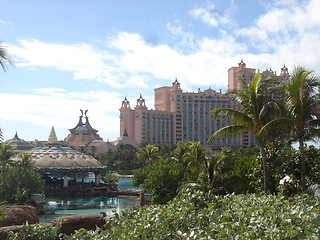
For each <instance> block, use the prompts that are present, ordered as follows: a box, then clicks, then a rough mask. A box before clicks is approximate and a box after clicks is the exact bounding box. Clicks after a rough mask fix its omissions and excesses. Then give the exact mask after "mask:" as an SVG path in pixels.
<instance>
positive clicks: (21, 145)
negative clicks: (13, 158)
mask: <svg viewBox="0 0 320 240" xmlns="http://www.w3.org/2000/svg"><path fill="white" fill-rule="evenodd" d="M6 143H8V144H9V145H10V146H12V147H13V148H14V151H15V152H24V151H29V150H31V149H32V148H34V145H33V144H32V143H29V142H27V141H25V140H23V139H21V138H19V137H18V133H17V132H16V134H15V135H14V137H13V138H11V139H9V140H8V141H6Z"/></svg>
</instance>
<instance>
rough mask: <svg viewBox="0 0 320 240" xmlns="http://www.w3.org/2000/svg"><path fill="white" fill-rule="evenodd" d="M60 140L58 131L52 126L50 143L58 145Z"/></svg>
mask: <svg viewBox="0 0 320 240" xmlns="http://www.w3.org/2000/svg"><path fill="white" fill-rule="evenodd" d="M58 142H59V141H58V138H57V135H56V131H55V130H54V127H53V126H52V128H51V131H50V135H49V137H48V143H58Z"/></svg>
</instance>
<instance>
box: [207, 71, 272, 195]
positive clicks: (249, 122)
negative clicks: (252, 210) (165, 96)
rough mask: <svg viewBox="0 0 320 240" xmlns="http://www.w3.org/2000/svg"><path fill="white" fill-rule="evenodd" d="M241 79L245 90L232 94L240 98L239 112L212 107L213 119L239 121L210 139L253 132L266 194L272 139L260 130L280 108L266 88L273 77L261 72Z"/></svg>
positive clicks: (217, 132)
mask: <svg viewBox="0 0 320 240" xmlns="http://www.w3.org/2000/svg"><path fill="white" fill-rule="evenodd" d="M239 80H240V81H241V83H242V89H239V90H235V91H232V92H231V93H232V94H234V95H235V97H236V99H237V100H238V101H239V103H240V105H241V109H240V111H238V110H235V109H232V108H216V109H213V118H216V117H218V116H221V115H225V116H227V117H228V118H229V119H230V120H232V121H234V122H235V123H236V124H234V125H229V126H226V127H223V128H221V129H219V130H218V131H216V132H215V133H214V134H213V135H212V136H211V137H210V138H209V140H208V141H211V140H212V139H213V138H215V137H220V136H225V135H230V134H239V133H241V132H243V131H247V130H249V131H250V132H252V133H253V135H254V139H255V143H256V144H257V146H258V148H259V150H260V154H261V159H262V164H263V176H264V192H265V193H267V186H268V167H267V156H266V153H265V151H264V147H265V145H266V143H267V142H268V141H269V138H268V136H267V134H261V132H260V131H261V129H262V128H263V127H264V126H265V124H267V123H268V122H269V121H271V120H272V117H273V114H272V113H273V112H274V111H275V109H277V104H276V103H275V102H274V101H271V97H270V96H271V95H270V93H268V89H267V87H268V85H269V83H270V81H271V80H268V79H263V78H262V77H261V74H260V73H257V74H255V75H254V77H253V79H252V81H251V83H249V84H248V83H247V82H246V81H245V80H244V79H242V78H240V79H239Z"/></svg>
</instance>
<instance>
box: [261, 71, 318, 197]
mask: <svg viewBox="0 0 320 240" xmlns="http://www.w3.org/2000/svg"><path fill="white" fill-rule="evenodd" d="M319 86H320V84H319V82H318V78H317V76H315V75H313V74H312V71H308V70H306V69H305V68H303V67H300V66H298V67H295V68H294V71H293V73H292V75H291V77H290V78H289V80H288V81H287V82H286V84H285V102H284V104H285V109H286V116H285V117H282V118H276V119H274V120H273V121H271V122H270V123H269V124H268V125H267V126H265V128H264V129H262V130H265V129H267V130H268V129H271V128H273V129H275V128H277V129H284V130H288V132H289V131H290V136H291V138H292V139H291V140H292V141H297V142H298V143H299V152H300V165H301V190H302V191H304V190H305V189H306V166H305V165H306V164H305V152H304V142H305V141H308V140H312V139H313V138H314V137H315V136H319V126H320V119H317V118H316V116H315V113H316V110H317V108H318V105H319V93H318V91H319Z"/></svg>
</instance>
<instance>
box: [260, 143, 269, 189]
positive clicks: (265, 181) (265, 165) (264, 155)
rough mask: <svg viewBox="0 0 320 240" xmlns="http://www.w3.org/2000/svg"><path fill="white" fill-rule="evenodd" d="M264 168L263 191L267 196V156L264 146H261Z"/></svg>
mask: <svg viewBox="0 0 320 240" xmlns="http://www.w3.org/2000/svg"><path fill="white" fill-rule="evenodd" d="M259 150H260V154H261V159H262V167H263V191H264V193H265V194H267V192H268V166H267V156H266V153H265V151H264V149H263V147H262V146H259Z"/></svg>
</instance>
